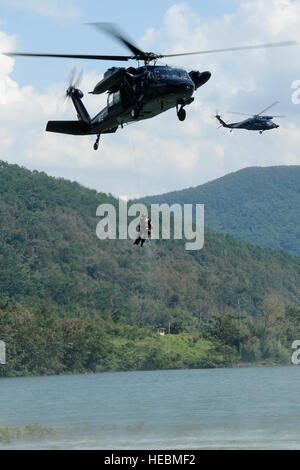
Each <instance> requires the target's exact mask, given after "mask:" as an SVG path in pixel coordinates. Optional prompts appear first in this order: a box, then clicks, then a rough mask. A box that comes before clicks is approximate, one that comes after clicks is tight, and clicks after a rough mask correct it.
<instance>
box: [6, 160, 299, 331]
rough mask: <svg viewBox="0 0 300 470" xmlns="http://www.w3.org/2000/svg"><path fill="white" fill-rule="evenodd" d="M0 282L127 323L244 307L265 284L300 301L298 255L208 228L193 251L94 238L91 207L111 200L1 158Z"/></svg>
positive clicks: (21, 293) (14, 292)
mask: <svg viewBox="0 0 300 470" xmlns="http://www.w3.org/2000/svg"><path fill="white" fill-rule="evenodd" d="M0 188H1V189H0V223H1V232H0V263H1V270H0V290H1V295H2V296H8V297H11V298H14V299H16V300H18V301H22V302H26V303H28V304H32V305H34V304H36V303H37V302H40V301H41V300H44V301H46V302H47V304H48V305H53V307H55V308H56V309H58V310H59V311H60V312H61V314H62V315H70V316H76V315H77V314H78V313H79V312H81V311H84V310H88V311H93V312H95V313H97V314H99V315H103V316H111V315H113V316H114V317H115V318H122V319H124V321H126V322H127V321H128V322H129V323H133V324H139V325H144V324H151V325H160V324H161V323H164V322H165V320H166V318H168V317H169V315H170V314H171V315H172V316H176V315H178V316H183V314H184V316H185V319H186V322H187V324H188V323H189V322H192V323H193V322H194V321H195V319H198V318H199V316H204V317H208V316H210V315H211V314H213V313H217V312H226V311H228V310H230V309H236V303H237V298H240V301H241V302H242V304H243V308H245V309H246V310H247V311H248V312H249V313H255V312H256V311H257V309H259V307H260V305H261V302H262V300H263V298H264V295H265V294H266V292H269V291H276V292H278V293H279V294H281V295H282V297H283V299H285V301H286V303H287V304H291V305H300V289H299V286H300V258H297V257H296V258H295V257H292V256H289V255H288V254H285V253H283V252H281V251H273V250H269V249H261V248H258V247H256V246H253V245H250V244H249V245H247V244H243V243H241V242H239V241H236V240H234V239H233V238H231V237H230V236H224V235H222V234H213V233H211V232H209V231H207V232H206V236H205V246H204V248H203V249H202V250H200V251H190V252H189V251H185V250H184V247H183V243H182V242H181V241H163V240H161V241H154V240H152V241H150V242H147V244H146V245H145V246H144V248H143V249H141V248H140V247H136V246H133V245H132V241H131V240H128V241H127V240H103V241H100V240H99V239H98V238H97V237H96V233H95V230H96V225H97V223H98V221H99V219H98V218H97V217H96V209H97V206H98V205H99V204H100V203H103V202H111V203H113V204H116V205H117V201H116V200H115V199H114V198H112V197H110V196H107V195H105V194H102V193H97V192H96V191H93V190H90V189H87V188H84V187H82V186H81V185H79V184H78V183H72V182H69V181H66V180H63V179H56V178H52V177H48V176H47V175H46V174H44V173H38V172H35V171H34V172H30V171H28V170H26V169H24V168H20V167H18V166H16V165H7V164H6V163H2V164H1V167H0Z"/></svg>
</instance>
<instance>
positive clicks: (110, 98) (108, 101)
mask: <svg viewBox="0 0 300 470" xmlns="http://www.w3.org/2000/svg"><path fill="white" fill-rule="evenodd" d="M113 98H114V97H113V93H110V94H109V95H108V98H107V106H112V105H113Z"/></svg>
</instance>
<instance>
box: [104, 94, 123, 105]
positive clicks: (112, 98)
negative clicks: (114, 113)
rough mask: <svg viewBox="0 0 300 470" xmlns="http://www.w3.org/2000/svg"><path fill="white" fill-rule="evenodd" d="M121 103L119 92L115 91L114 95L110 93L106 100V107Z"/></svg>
mask: <svg viewBox="0 0 300 470" xmlns="http://www.w3.org/2000/svg"><path fill="white" fill-rule="evenodd" d="M120 101H121V94H120V90H118V91H116V92H115V93H110V94H109V95H108V98H107V106H108V107H110V106H113V105H115V104H118V103H120Z"/></svg>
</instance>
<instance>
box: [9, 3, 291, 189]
mask: <svg viewBox="0 0 300 470" xmlns="http://www.w3.org/2000/svg"><path fill="white" fill-rule="evenodd" d="M97 21H110V22H114V23H117V24H118V25H119V26H120V27H121V29H122V30H123V31H124V32H126V33H127V34H128V36H129V37H130V38H131V39H132V40H134V41H135V42H136V43H137V44H138V45H139V46H140V47H141V48H142V49H144V50H148V51H155V52H165V53H168V52H169V53H172V52H182V51H194V50H203V49H204V50H206V49H213V48H220V47H231V46H239V45H245V44H258V43H268V42H278V41H285V40H291V39H292V40H296V41H298V42H300V0H268V2H266V1H265V0H234V1H230V0H211V1H209V2H199V1H196V0H186V1H176V0H163V1H157V0H155V1H151V2H141V1H137V0H128V1H127V2H124V1H122V0H115V1H114V2H111V3H110V2H102V1H96V0H43V2H41V1H40V0H26V1H25V0H0V50H2V51H8V50H18V51H23V52H45V53H47V52H53V53H82V54H84V53H89V54H99V53H103V54H114V53H116V54H123V53H124V54H127V50H126V49H125V48H123V47H122V45H120V44H118V43H116V42H115V41H114V40H112V39H111V38H110V37H107V36H105V35H104V34H100V33H98V32H97V31H95V30H94V29H93V28H91V27H89V26H87V25H86V23H88V22H97ZM299 47H300V46H293V47H290V48H281V49H276V50H275V49H272V50H260V51H247V52H237V53H234V54H233V53H226V54H207V55H203V56H189V57H188V58H184V59H183V58H180V59H176V60H175V59H173V61H174V62H173V63H174V64H176V65H183V66H185V67H187V68H188V69H193V70H200V71H203V70H210V71H211V72H212V77H211V79H210V80H209V82H208V83H207V84H206V85H205V86H203V87H202V88H200V89H199V90H198V91H197V92H196V94H195V101H194V103H193V104H192V105H191V106H188V107H187V108H186V110H187V119H186V121H184V122H183V123H182V122H179V121H178V119H177V117H176V113H175V111H174V110H169V111H167V112H166V113H163V114H161V115H160V116H157V117H155V118H154V119H151V120H147V121H143V122H138V123H135V124H134V125H130V126H126V127H124V129H120V130H118V131H117V133H116V134H114V135H107V136H103V140H102V142H101V144H100V147H99V150H98V151H97V152H94V150H93V148H92V147H93V141H94V138H92V137H89V136H84V137H74V136H63V135H56V134H50V133H47V132H45V126H46V123H47V121H48V120H55V119H58V120H59V119H76V115H75V112H74V108H73V107H72V103H70V102H68V103H64V104H62V98H63V96H64V93H65V90H66V87H67V80H68V75H69V73H70V71H71V69H72V67H73V66H74V65H76V66H77V67H78V69H81V68H83V72H84V76H83V81H82V84H81V85H80V88H82V90H83V92H84V94H85V96H84V102H85V104H86V106H87V108H88V110H89V111H90V114H94V113H96V112H97V111H99V109H101V108H102V107H103V106H104V105H105V96H99V97H98V96H97V97H95V96H91V95H88V93H87V92H88V91H90V90H91V89H92V88H93V86H94V85H95V84H96V83H97V81H99V79H100V78H101V76H102V75H103V73H104V71H105V70H106V69H107V68H108V67H110V66H112V65H116V63H112V62H110V63H109V62H107V63H106V62H103V61H99V62H98V61H73V60H68V59H46V58H44V59H38V58H21V57H18V58H8V57H6V56H3V55H1V54H0V141H1V146H0V159H3V160H6V161H9V162H11V163H17V164H20V165H23V166H25V167H27V168H30V169H37V170H40V171H45V172H47V173H48V174H50V175H54V176H57V177H64V178H66V179H71V180H76V181H79V182H80V183H82V184H84V185H85V186H88V187H91V188H95V189H97V190H99V191H104V192H111V193H112V194H114V195H116V196H117V195H124V194H129V195H132V194H136V195H140V194H141V195H146V194H158V193H162V192H167V191H172V190H177V189H182V188H186V187H190V186H197V185H199V184H202V183H205V182H207V181H210V180H213V179H215V178H218V177H220V176H223V175H225V174H227V173H230V172H232V171H237V170H239V169H241V168H245V167H247V166H270V165H289V164H300V150H299V149H300V132H299V129H300V116H299V111H300V104H299V105H298V106H297V105H295V104H293V103H292V100H291V96H292V88H291V87H292V83H293V81H295V80H300V65H299V60H298V58H299ZM120 65H121V66H124V64H123V63H122V64H120ZM277 100H278V101H279V102H280V103H279V104H278V105H277V106H276V108H274V113H275V114H284V115H286V118H284V119H282V120H280V121H279V124H280V127H279V129H276V130H274V131H268V132H266V133H264V134H263V135H262V136H260V135H259V134H258V133H251V132H247V131H239V132H238V131H237V132H233V133H232V134H229V133H228V132H227V130H225V129H218V128H217V125H216V122H215V121H214V119H213V118H212V115H213V113H214V112H215V110H216V109H217V110H218V111H219V112H220V113H221V114H222V116H223V117H224V119H225V120H230V119H232V120H235V118H236V116H231V115H230V114H228V113H227V111H228V110H233V111H240V112H244V113H250V114H251V113H253V114H254V113H257V112H259V111H260V110H261V109H263V108H265V107H267V106H268V105H269V104H271V103H273V102H274V101H277ZM277 122H278V121H277Z"/></svg>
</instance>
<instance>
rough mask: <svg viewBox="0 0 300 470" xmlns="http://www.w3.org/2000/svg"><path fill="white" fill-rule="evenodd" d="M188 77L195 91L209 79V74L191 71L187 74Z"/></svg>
mask: <svg viewBox="0 0 300 470" xmlns="http://www.w3.org/2000/svg"><path fill="white" fill-rule="evenodd" d="M189 75H190V77H191V79H192V80H193V82H194V84H195V88H196V89H197V88H199V87H200V86H202V85H204V84H205V83H206V82H207V81H208V80H209V79H210V77H211V73H210V72H208V71H205V72H196V71H192V72H190V73H189Z"/></svg>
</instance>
